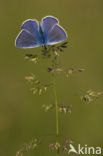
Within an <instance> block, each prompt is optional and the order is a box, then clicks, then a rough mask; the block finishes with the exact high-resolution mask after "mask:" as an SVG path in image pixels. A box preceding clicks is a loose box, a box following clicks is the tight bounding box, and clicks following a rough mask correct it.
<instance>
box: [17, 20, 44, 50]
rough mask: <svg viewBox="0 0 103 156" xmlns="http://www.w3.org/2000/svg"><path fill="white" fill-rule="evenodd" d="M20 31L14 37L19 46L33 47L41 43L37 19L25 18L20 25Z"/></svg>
mask: <svg viewBox="0 0 103 156" xmlns="http://www.w3.org/2000/svg"><path fill="white" fill-rule="evenodd" d="M21 29H22V31H21V32H20V34H19V35H18V37H17V39H16V46H17V47H20V48H33V47H38V46H40V45H42V38H41V34H40V32H39V29H40V26H39V23H38V22H37V21H34V20H27V21H25V22H24V23H23V25H22V27H21Z"/></svg>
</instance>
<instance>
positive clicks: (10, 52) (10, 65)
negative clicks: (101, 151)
mask: <svg viewBox="0 0 103 156" xmlns="http://www.w3.org/2000/svg"><path fill="white" fill-rule="evenodd" d="M46 15H53V16H56V17H58V19H59V20H60V24H61V25H62V26H63V27H64V28H65V29H66V31H67V33H68V40H69V41H70V43H69V44H70V45H69V47H68V48H67V49H66V50H65V52H64V53H61V54H60V62H61V64H62V65H63V66H64V67H65V68H67V69H78V68H79V67H81V68H83V69H85V71H83V73H82V74H80V73H78V72H76V73H75V74H72V75H70V77H68V79H67V78H66V77H65V76H64V75H63V74H58V75H57V77H56V82H57V84H56V87H57V94H58V99H59V103H60V104H63V105H72V108H71V114H68V115H67V116H65V114H62V115H60V117H59V119H60V123H59V125H60V129H61V133H63V134H65V136H70V138H72V140H73V141H74V142H75V143H76V144H78V143H80V144H81V145H84V144H88V146H89V145H90V146H91V145H92V146H102V145H103V120H102V118H103V98H102V96H100V97H99V98H98V99H96V100H93V101H92V102H91V103H89V104H88V103H84V102H83V101H82V100H81V96H83V95H85V93H86V92H87V91H88V90H93V91H95V92H100V91H101V92H102V91H103V43H102V42H103V20H102V19H103V1H102V0H91V1H90V0H86V1H83V0H78V1H76V0H68V1H66V0H65V1H63V0H51V1H47V0H44V1H41V0H37V1H36V0H29V1H27V0H21V1H20V0H15V1H13V0H1V1H0V20H1V22H0V28H1V29H0V36H1V42H0V52H1V57H0V68H1V69H0V71H1V76H0V99H1V102H0V156H14V155H16V152H17V151H18V149H20V147H21V145H22V144H25V143H26V142H29V141H30V140H33V139H35V138H36V137H38V136H41V135H45V134H50V133H55V111H50V112H49V113H48V112H47V113H45V112H44V111H43V110H42V109H41V107H42V105H45V104H51V101H52V103H54V100H53V95H52V89H51V88H50V89H48V91H47V92H46V93H44V94H42V95H38V94H35V95H33V94H32V93H31V92H30V91H29V90H28V84H27V82H26V80H25V76H26V75H30V74H31V73H34V74H35V73H37V75H38V78H39V79H40V81H44V82H47V81H51V78H50V76H49V73H47V72H46V71H45V67H47V65H48V66H49V60H45V59H44V60H42V61H41V62H40V63H39V64H35V62H29V61H27V60H25V59H24V56H25V53H30V54H31V53H33V54H35V53H40V48H36V49H29V50H23V49H19V48H16V47H15V46H14V40H15V38H16V36H17V34H18V32H19V31H20V26H21V23H22V22H23V21H24V20H26V19H29V18H32V19H38V20H41V18H42V17H44V16H46ZM61 140H62V138H61ZM55 141H56V140H55V136H49V137H43V144H42V145H41V146H40V147H39V148H38V149H37V150H35V151H30V152H28V153H25V156H26V155H30V156H33V155H36V156H40V155H42V153H43V155H49V156H52V155H57V154H56V152H54V151H51V150H50V148H49V146H48V145H50V144H52V143H55ZM64 155H67V154H64ZM72 155H73V154H72Z"/></svg>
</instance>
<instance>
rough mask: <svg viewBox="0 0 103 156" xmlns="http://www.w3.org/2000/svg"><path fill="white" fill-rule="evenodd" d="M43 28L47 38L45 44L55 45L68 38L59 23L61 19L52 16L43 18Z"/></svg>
mask: <svg viewBox="0 0 103 156" xmlns="http://www.w3.org/2000/svg"><path fill="white" fill-rule="evenodd" d="M42 29H43V33H44V38H45V44H47V45H53V44H56V43H59V42H62V41H64V40H65V39H66V38H67V34H66V32H65V30H64V29H63V28H62V27H61V26H60V25H59V21H58V20H57V19H56V18H54V17H51V16H48V17H45V18H43V20H42Z"/></svg>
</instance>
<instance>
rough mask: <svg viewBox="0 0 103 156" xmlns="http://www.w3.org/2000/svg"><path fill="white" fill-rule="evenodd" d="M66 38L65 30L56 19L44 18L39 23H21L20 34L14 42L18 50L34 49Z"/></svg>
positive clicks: (51, 17) (31, 21)
mask: <svg viewBox="0 0 103 156" xmlns="http://www.w3.org/2000/svg"><path fill="white" fill-rule="evenodd" d="M66 38H67V34H66V32H65V30H64V29H63V28H62V27H61V26H60V25H59V21H58V19H57V18H55V17H53V16H46V17H44V18H43V19H42V21H41V22H38V21H37V20H32V19H28V20H26V21H24V22H23V24H22V27H21V32H20V33H19V35H18V36H17V38H16V40H15V46H16V47H19V48H35V47H39V46H41V45H54V44H57V43H59V42H62V41H64V40H65V39H66Z"/></svg>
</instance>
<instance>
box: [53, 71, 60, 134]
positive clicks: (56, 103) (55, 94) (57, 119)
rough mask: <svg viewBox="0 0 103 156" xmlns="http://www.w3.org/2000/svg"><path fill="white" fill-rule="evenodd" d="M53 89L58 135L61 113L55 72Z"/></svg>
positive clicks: (57, 132)
mask: <svg viewBox="0 0 103 156" xmlns="http://www.w3.org/2000/svg"><path fill="white" fill-rule="evenodd" d="M53 91H54V97H55V108H56V135H57V136H58V135H59V116H58V115H59V114H58V100H57V92H56V83H55V74H53Z"/></svg>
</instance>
